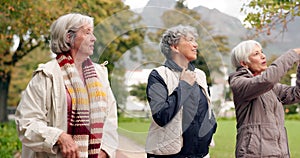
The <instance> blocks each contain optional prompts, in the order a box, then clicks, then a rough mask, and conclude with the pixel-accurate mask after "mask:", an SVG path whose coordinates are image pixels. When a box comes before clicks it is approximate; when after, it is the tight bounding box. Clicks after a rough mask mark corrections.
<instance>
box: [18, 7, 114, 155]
mask: <svg viewBox="0 0 300 158" xmlns="http://www.w3.org/2000/svg"><path fill="white" fill-rule="evenodd" d="M93 25H94V22H93V18H92V17H89V16H86V15H82V14H78V13H70V14H66V15H63V16H61V17H59V18H58V19H57V20H56V21H55V22H54V23H53V24H52V25H51V28H50V32H51V41H50V49H51V51H52V52H53V53H55V54H56V59H54V60H51V61H49V62H47V63H46V64H41V65H40V66H39V68H38V69H37V70H36V71H35V72H34V75H33V77H32V79H31V81H30V82H29V84H28V86H27V88H26V90H25V91H24V94H23V95H22V98H21V101H20V103H19V105H18V108H17V111H16V119H15V120H16V124H17V130H18V132H19V138H20V140H21V142H22V157H26V158H45V157H52V158H61V157H68V158H79V157H80V158H88V157H89V158H93V157H95V158H98V157H100V158H107V157H115V156H114V155H115V151H116V148H117V146H118V135H117V110H116V102H115V99H114V96H113V94H112V91H111V88H110V84H109V81H108V73H107V68H106V66H105V64H100V65H99V64H96V63H93V62H92V61H91V59H90V58H89V56H90V55H92V54H93V50H94V43H95V41H96V37H95V36H94V33H93V32H94V26H93Z"/></svg>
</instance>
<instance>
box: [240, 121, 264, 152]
mask: <svg viewBox="0 0 300 158" xmlns="http://www.w3.org/2000/svg"><path fill="white" fill-rule="evenodd" d="M260 143H261V136H260V130H259V126H248V127H244V128H243V129H242V130H240V131H239V133H238V135H237V144H236V156H237V157H245V156H246V157H247V155H252V156H259V155H261V145H260Z"/></svg>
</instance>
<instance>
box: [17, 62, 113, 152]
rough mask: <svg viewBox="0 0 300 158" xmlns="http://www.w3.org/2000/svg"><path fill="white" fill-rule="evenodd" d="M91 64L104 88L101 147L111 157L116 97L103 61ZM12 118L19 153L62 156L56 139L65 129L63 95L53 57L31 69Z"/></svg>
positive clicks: (57, 66)
mask: <svg viewBox="0 0 300 158" xmlns="http://www.w3.org/2000/svg"><path fill="white" fill-rule="evenodd" d="M94 66H95V69H96V72H97V74H98V75H99V79H100V80H101V83H103V88H104V89H105V90H106V92H107V99H106V100H107V102H106V106H107V113H106V120H105V122H104V127H103V137H102V143H101V149H103V150H105V151H106V152H107V153H108V154H109V156H110V157H115V151H116V148H117V146H118V134H117V106H116V101H115V98H114V96H113V93H112V91H111V88H110V85H109V81H108V74H107V68H106V67H105V65H104V64H102V65H99V64H94ZM15 120H16V124H17V130H18V133H19V138H20V140H21V141H22V145H23V146H22V157H26V158H46V157H49V158H61V157H62V154H61V152H60V151H59V148H58V145H57V144H56V142H57V140H58V137H59V135H60V134H61V133H62V132H63V131H67V99H66V89H65V85H64V81H63V78H62V72H61V70H60V67H59V65H58V63H57V61H56V60H52V61H50V62H48V63H46V64H42V65H40V66H39V68H38V69H37V70H36V71H35V73H34V76H33V78H32V79H31V81H30V82H29V84H28V86H27V88H26V90H25V91H24V93H23V95H22V99H21V101H20V103H19V105H18V108H17V111H16V119H15Z"/></svg>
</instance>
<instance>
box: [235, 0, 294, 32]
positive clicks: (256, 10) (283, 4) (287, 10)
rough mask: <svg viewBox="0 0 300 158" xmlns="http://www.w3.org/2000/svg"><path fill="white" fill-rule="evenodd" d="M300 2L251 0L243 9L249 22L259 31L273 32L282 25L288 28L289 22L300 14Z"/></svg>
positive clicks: (283, 27) (284, 29) (246, 20)
mask: <svg viewBox="0 0 300 158" xmlns="http://www.w3.org/2000/svg"><path fill="white" fill-rule="evenodd" d="M299 7H300V2H299V1H298V0H251V1H250V2H248V3H244V4H243V7H242V8H241V11H242V12H244V13H245V14H246V15H247V17H246V18H245V20H244V21H245V22H246V23H249V24H250V25H251V26H252V27H253V28H255V29H256V31H257V32H258V33H266V34H268V35H270V34H271V31H272V29H275V28H276V27H278V26H279V27H281V31H282V32H284V31H286V30H287V24H288V23H289V22H291V21H293V20H294V18H295V17H297V16H300V9H299Z"/></svg>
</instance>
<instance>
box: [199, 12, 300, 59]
mask: <svg viewBox="0 0 300 158" xmlns="http://www.w3.org/2000/svg"><path fill="white" fill-rule="evenodd" d="M193 10H195V11H197V12H198V13H199V14H200V15H201V16H202V19H203V20H205V21H207V22H209V23H210V24H211V25H212V27H213V28H214V33H216V34H222V35H226V36H227V37H229V39H230V40H229V42H230V46H234V45H236V44H237V43H239V42H240V41H241V37H245V35H246V34H249V33H250V31H249V30H247V29H246V28H244V26H243V25H242V23H241V22H240V21H239V20H238V19H237V18H235V17H232V16H229V15H227V14H224V13H222V12H220V11H219V10H217V9H208V8H206V7H203V6H199V7H196V8H194V9H193ZM299 27H300V18H299V17H297V18H295V20H294V21H292V22H290V23H289V24H288V31H287V32H284V33H283V34H282V33H281V34H280V30H279V29H281V27H278V30H272V32H271V35H270V36H267V35H262V36H261V37H260V39H257V40H258V41H260V40H268V41H270V43H268V44H267V48H266V50H267V51H266V52H267V54H268V55H271V54H275V55H279V54H281V53H283V52H284V51H286V50H288V49H290V48H296V47H300V45H299V42H298V41H300V33H298V32H299Z"/></svg>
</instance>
